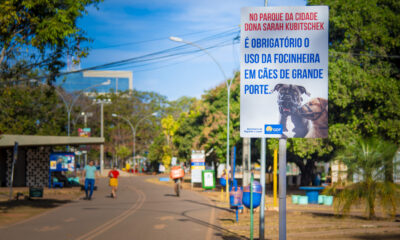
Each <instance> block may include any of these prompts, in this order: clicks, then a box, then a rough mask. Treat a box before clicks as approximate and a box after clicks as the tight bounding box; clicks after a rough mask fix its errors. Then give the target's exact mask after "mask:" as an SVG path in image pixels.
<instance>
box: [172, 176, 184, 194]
mask: <svg viewBox="0 0 400 240" xmlns="http://www.w3.org/2000/svg"><path fill="white" fill-rule="evenodd" d="M181 181H182V180H181V179H180V178H177V179H174V182H175V184H174V190H175V194H176V196H177V197H179V194H180V189H182V184H181Z"/></svg>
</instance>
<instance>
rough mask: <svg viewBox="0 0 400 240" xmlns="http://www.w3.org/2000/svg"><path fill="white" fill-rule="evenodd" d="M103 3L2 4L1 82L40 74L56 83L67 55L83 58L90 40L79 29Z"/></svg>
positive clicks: (28, 0)
mask: <svg viewBox="0 0 400 240" xmlns="http://www.w3.org/2000/svg"><path fill="white" fill-rule="evenodd" d="M100 1H101V0H75V1H73V0H67V1H65V0H24V1H22V0H9V1H1V3H0V16H1V18H0V80H1V81H3V82H9V81H14V80H20V79H26V78H29V77H31V76H34V75H37V74H40V75H43V74H45V75H47V76H48V80H50V81H51V80H54V79H55V77H56V75H57V74H58V73H59V71H60V69H61V68H62V67H63V66H64V65H65V63H64V59H65V57H66V56H67V55H70V56H76V57H78V58H80V57H84V56H86V55H87V53H88V49H87V48H82V44H83V43H85V42H87V41H88V40H89V39H88V38H87V37H86V36H85V32H84V31H83V30H82V29H81V28H79V27H78V26H77V24H76V23H77V19H78V18H80V17H82V16H83V15H84V14H86V13H87V10H86V8H87V7H89V6H91V5H96V4H97V3H98V2H100Z"/></svg>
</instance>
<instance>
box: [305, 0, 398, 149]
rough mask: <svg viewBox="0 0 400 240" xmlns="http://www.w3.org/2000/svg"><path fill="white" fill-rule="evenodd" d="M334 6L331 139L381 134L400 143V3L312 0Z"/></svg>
mask: <svg viewBox="0 0 400 240" xmlns="http://www.w3.org/2000/svg"><path fill="white" fill-rule="evenodd" d="M309 4H311V5H328V6H329V8H330V26H329V42H330V62H329V123H330V132H329V133H330V138H331V139H332V141H333V142H334V143H335V144H338V145H342V143H343V142H345V141H344V140H345V139H346V138H347V137H348V135H354V134H360V135H363V136H373V135H380V136H382V137H383V138H384V139H386V140H390V141H392V142H397V143H400V131H399V129H400V71H399V69H400V58H399V55H400V3H399V2H398V1H395V0H369V1H365V0H354V1H346V0H339V1H337V0H310V1H309Z"/></svg>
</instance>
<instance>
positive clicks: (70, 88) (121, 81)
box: [56, 71, 133, 93]
mask: <svg viewBox="0 0 400 240" xmlns="http://www.w3.org/2000/svg"><path fill="white" fill-rule="evenodd" d="M107 81H109V82H110V84H108V85H101V84H102V83H104V82H107ZM56 85H58V86H61V87H62V88H63V89H65V91H67V92H75V91H82V90H83V91H84V92H93V91H97V92H98V93H109V92H117V91H127V90H133V74H132V72H130V71H84V72H79V73H71V74H68V75H65V76H61V77H59V78H58V79H57V81H56Z"/></svg>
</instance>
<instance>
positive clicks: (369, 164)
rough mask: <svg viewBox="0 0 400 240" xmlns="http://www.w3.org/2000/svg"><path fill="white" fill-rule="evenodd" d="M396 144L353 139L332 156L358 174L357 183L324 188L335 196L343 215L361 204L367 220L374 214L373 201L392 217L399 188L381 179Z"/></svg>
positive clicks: (371, 139)
mask: <svg viewBox="0 0 400 240" xmlns="http://www.w3.org/2000/svg"><path fill="white" fill-rule="evenodd" d="M396 150H397V146H396V145H395V144H391V143H390V142H385V141H382V140H381V139H379V138H376V137H374V138H370V139H363V138H353V139H351V140H350V141H347V144H346V147H345V148H344V149H343V150H341V151H339V152H338V153H337V155H336V156H335V159H337V160H340V161H342V162H344V163H345V164H346V165H347V167H348V173H354V174H357V175H358V176H360V177H361V181H360V182H356V183H351V184H349V185H347V186H345V187H344V189H343V190H341V191H339V190H338V186H334V187H333V188H332V189H329V190H327V193H328V194H334V195H335V196H336V201H335V208H336V210H337V211H341V212H342V213H344V214H347V213H348V212H349V211H350V208H351V206H353V205H357V204H360V203H363V204H365V206H366V213H367V216H368V219H371V218H374V217H375V207H376V200H378V201H379V203H380V204H381V205H382V207H383V208H384V209H385V210H386V211H387V212H389V213H390V214H391V215H392V216H394V215H395V214H396V209H397V206H398V204H399V203H400V189H399V187H398V186H396V185H395V184H394V183H392V182H389V181H385V179H384V175H385V168H386V167H387V166H388V165H390V164H389V163H391V162H393V158H394V155H395V153H396Z"/></svg>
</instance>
